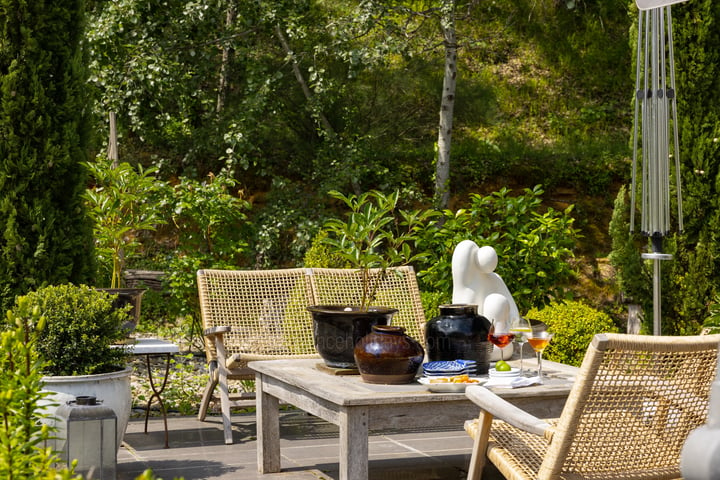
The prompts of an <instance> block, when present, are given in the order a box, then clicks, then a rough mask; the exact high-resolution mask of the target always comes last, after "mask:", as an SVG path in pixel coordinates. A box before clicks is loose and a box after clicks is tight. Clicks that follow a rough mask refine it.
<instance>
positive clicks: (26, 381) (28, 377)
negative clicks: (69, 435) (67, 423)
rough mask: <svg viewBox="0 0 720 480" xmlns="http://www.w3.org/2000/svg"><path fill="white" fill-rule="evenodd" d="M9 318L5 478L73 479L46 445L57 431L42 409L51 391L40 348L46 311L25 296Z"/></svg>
mask: <svg viewBox="0 0 720 480" xmlns="http://www.w3.org/2000/svg"><path fill="white" fill-rule="evenodd" d="M5 321H6V322H7V326H8V328H7V329H5V330H4V331H2V332H1V333H0V345H2V351H3V355H0V391H2V392H3V395H0V417H2V421H0V478H12V479H18V480H25V479H27V480H30V479H48V480H50V479H52V480H61V479H69V478H71V477H72V474H71V472H70V471H68V470H62V471H60V472H57V471H56V470H55V469H54V468H52V464H53V462H54V460H55V457H54V455H53V454H52V451H51V449H50V448H46V447H45V446H44V444H45V443H46V442H47V441H48V440H49V439H50V435H51V433H52V432H51V429H50V428H49V427H48V425H47V424H42V423H41V422H38V420H39V419H41V418H42V417H43V416H45V415H43V414H38V413H37V412H38V404H39V402H40V401H41V400H43V399H44V398H46V397H47V396H48V395H49V394H48V393H47V392H42V391H41V390H42V388H41V387H42V370H43V362H42V361H41V359H40V358H39V355H38V353H37V350H36V349H35V346H36V344H35V341H36V334H37V332H36V331H35V330H34V326H36V325H39V324H40V323H41V317H40V309H39V308H37V307H35V306H32V305H31V304H30V302H29V301H28V299H27V298H21V299H20V300H19V301H18V303H17V306H16V308H15V310H14V311H10V312H8V314H7V317H6V319H5ZM79 478H80V477H79V476H78V477H77V479H79Z"/></svg>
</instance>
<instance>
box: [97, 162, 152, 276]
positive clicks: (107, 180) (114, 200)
mask: <svg viewBox="0 0 720 480" xmlns="http://www.w3.org/2000/svg"><path fill="white" fill-rule="evenodd" d="M85 165H86V166H87V168H88V169H89V170H90V173H91V174H92V176H93V177H94V179H95V187H94V188H93V189H90V190H87V191H86V192H85V195H84V198H85V200H86V202H87V205H88V207H89V210H90V215H91V216H92V217H93V220H94V222H95V224H94V228H93V233H94V235H95V242H96V245H97V252H98V257H99V259H100V262H101V264H102V263H104V264H105V265H106V266H107V265H108V264H109V265H111V267H110V270H111V272H112V273H111V282H110V288H119V287H120V286H121V283H122V272H123V270H124V269H125V263H126V259H127V258H128V257H130V256H132V254H133V253H134V252H135V251H136V250H137V249H138V247H139V246H140V242H139V241H138V238H137V236H138V234H139V233H140V232H142V231H154V230H155V229H156V228H157V226H158V225H160V224H162V223H165V221H164V220H163V219H162V218H161V217H160V216H159V214H158V211H157V209H156V208H155V206H154V205H152V204H151V203H150V202H149V201H148V200H149V198H150V197H151V196H152V194H153V192H156V191H158V190H159V189H160V188H161V187H162V183H161V182H158V181H157V179H156V178H155V176H154V175H155V173H156V172H157V169H156V168H154V167H151V168H148V169H143V168H142V166H138V167H137V171H136V170H135V168H134V167H133V166H131V165H130V164H129V163H120V164H119V165H118V166H117V167H113V166H112V163H111V161H110V160H108V159H104V158H99V159H98V160H97V161H96V162H87V163H86V164H85Z"/></svg>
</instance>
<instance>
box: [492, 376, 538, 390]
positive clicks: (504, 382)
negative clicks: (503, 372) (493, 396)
mask: <svg viewBox="0 0 720 480" xmlns="http://www.w3.org/2000/svg"><path fill="white" fill-rule="evenodd" d="M540 383H541V382H540V377H537V376H535V377H519V376H518V377H490V380H488V381H487V382H486V383H485V386H486V387H503V388H520V387H529V386H530V385H539V384H540Z"/></svg>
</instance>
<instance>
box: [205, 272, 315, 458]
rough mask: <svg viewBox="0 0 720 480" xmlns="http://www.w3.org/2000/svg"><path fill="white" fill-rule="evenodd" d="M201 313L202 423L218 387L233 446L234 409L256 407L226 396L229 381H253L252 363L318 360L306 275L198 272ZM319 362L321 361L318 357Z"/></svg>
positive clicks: (248, 399) (249, 399)
mask: <svg viewBox="0 0 720 480" xmlns="http://www.w3.org/2000/svg"><path fill="white" fill-rule="evenodd" d="M197 281H198V293H199V297H200V312H201V315H202V321H203V329H204V334H205V351H206V355H207V360H208V365H209V368H210V378H209V380H208V383H207V386H206V387H205V391H204V393H203V396H202V401H201V403H200V412H199V413H198V419H199V420H201V421H202V420H205V415H206V412H207V408H208V405H209V404H210V401H211V400H217V398H216V397H215V396H214V391H215V388H216V387H217V386H218V385H219V386H220V407H221V410H222V419H223V429H224V432H225V443H226V444H231V443H232V442H233V440H232V429H231V423H230V407H237V406H250V405H252V406H254V405H255V394H254V392H249V393H248V394H247V395H242V394H241V395H240V396H239V397H238V396H236V395H233V397H232V398H231V396H230V394H229V392H228V380H253V379H254V378H255V374H254V372H253V371H252V370H250V369H249V368H247V363H248V362H250V361H253V360H271V359H279V358H285V359H287V358H315V357H318V355H317V351H316V350H315V347H314V344H313V338H312V317H311V316H310V313H309V312H308V311H307V310H306V307H307V306H308V305H310V304H311V303H312V302H313V298H312V294H311V293H312V292H311V290H310V283H309V280H308V272H307V270H306V269H304V268H294V269H283V270H199V271H198V272H197ZM318 358H319V357H318Z"/></svg>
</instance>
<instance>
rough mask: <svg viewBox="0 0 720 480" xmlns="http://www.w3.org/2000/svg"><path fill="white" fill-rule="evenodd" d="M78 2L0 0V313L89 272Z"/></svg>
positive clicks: (86, 105) (86, 116)
mask: <svg viewBox="0 0 720 480" xmlns="http://www.w3.org/2000/svg"><path fill="white" fill-rule="evenodd" d="M84 18H85V5H84V2H82V1H75V2H60V1H33V2H26V1H17V0H3V1H2V2H0V31H1V33H0V95H2V101H1V102H0V229H2V237H0V238H2V240H0V308H1V309H2V310H5V309H7V307H9V306H10V305H11V304H12V303H13V301H14V298H15V296H16V295H19V294H23V293H26V292H28V291H30V290H32V289H35V288H38V287H41V286H43V285H46V284H53V283H63V282H67V281H74V282H82V281H88V280H90V279H91V278H92V276H93V275H94V265H93V256H92V251H93V246H92V231H91V225H90V221H89V219H88V217H87V214H86V211H85V208H84V206H83V203H82V198H81V195H82V193H83V191H84V189H85V186H86V178H87V174H86V172H85V170H84V168H83V167H82V162H83V161H86V160H87V159H88V158H89V146H90V140H91V138H90V136H91V135H90V130H89V126H90V124H89V121H90V113H91V112H90V108H91V103H90V98H89V97H88V93H87V88H86V86H85V83H86V80H87V71H86V69H85V57H84V48H83V32H84Z"/></svg>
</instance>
